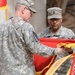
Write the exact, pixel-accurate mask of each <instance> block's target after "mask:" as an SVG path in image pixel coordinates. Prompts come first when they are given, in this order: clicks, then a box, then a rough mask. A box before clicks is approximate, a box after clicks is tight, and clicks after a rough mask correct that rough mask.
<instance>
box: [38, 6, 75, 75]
mask: <svg viewBox="0 0 75 75" xmlns="http://www.w3.org/2000/svg"><path fill="white" fill-rule="evenodd" d="M47 11H48V23H49V25H50V27H48V28H47V29H45V30H43V31H41V32H40V33H38V37H39V38H65V39H72V38H73V37H74V36H75V34H74V32H73V31H72V30H70V29H68V28H65V27H63V26H61V23H62V9H61V8H59V7H52V8H48V10H47ZM71 53H73V51H72V49H67V52H66V51H64V52H63V53H62V54H60V55H58V56H57V58H56V60H57V59H60V58H62V57H64V56H66V55H69V54H71ZM71 62H72V60H67V61H66V62H65V63H64V64H63V65H62V66H61V67H60V68H59V69H58V70H57V71H56V73H55V74H54V75H66V72H67V71H68V69H69V68H70V66H71Z"/></svg>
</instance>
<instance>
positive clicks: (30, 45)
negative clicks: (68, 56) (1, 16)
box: [0, 16, 58, 75]
mask: <svg viewBox="0 0 75 75" xmlns="http://www.w3.org/2000/svg"><path fill="white" fill-rule="evenodd" d="M56 51H57V52H56ZM33 53H37V54H40V55H43V56H49V55H54V54H57V53H58V50H57V48H56V49H55V48H50V47H46V46H44V45H42V44H41V43H40V42H39V41H38V39H37V37H36V34H35V32H34V29H33V27H32V25H31V24H29V23H27V22H25V21H23V20H22V19H21V18H20V17H17V16H16V17H14V18H12V19H9V20H8V21H7V22H5V23H3V24H1V25H0V75H36V74H35V67H34V63H33Z"/></svg>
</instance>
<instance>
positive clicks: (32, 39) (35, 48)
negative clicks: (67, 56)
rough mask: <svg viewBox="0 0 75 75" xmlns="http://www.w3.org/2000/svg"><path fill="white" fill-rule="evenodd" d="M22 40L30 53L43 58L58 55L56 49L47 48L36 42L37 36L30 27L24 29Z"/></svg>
mask: <svg viewBox="0 0 75 75" xmlns="http://www.w3.org/2000/svg"><path fill="white" fill-rule="evenodd" d="M24 39H25V42H26V45H27V47H28V49H29V50H30V52H32V53H36V54H39V55H43V56H49V55H54V54H58V50H57V48H51V47H47V46H45V45H43V44H41V43H40V41H39V40H38V37H37V34H36V33H35V32H34V29H33V27H32V26H30V27H29V28H26V30H25V32H24Z"/></svg>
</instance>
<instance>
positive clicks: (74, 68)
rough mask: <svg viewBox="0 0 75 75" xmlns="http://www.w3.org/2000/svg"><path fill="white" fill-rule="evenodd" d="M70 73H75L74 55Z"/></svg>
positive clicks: (72, 74)
mask: <svg viewBox="0 0 75 75" xmlns="http://www.w3.org/2000/svg"><path fill="white" fill-rule="evenodd" d="M70 75H75V55H74V58H73V63H72V67H71V71H70Z"/></svg>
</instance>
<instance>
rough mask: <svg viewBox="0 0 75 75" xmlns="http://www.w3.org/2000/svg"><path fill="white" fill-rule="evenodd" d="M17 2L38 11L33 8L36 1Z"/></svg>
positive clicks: (22, 0)
mask: <svg viewBox="0 0 75 75" xmlns="http://www.w3.org/2000/svg"><path fill="white" fill-rule="evenodd" d="M16 3H17V4H22V5H25V6H27V7H28V8H29V9H30V10H31V11H32V12H34V13H36V10H35V9H34V8H33V6H34V2H33V1H32V0H17V1H16Z"/></svg>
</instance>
